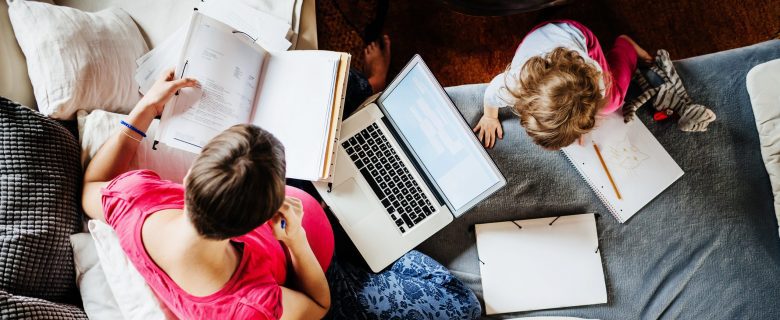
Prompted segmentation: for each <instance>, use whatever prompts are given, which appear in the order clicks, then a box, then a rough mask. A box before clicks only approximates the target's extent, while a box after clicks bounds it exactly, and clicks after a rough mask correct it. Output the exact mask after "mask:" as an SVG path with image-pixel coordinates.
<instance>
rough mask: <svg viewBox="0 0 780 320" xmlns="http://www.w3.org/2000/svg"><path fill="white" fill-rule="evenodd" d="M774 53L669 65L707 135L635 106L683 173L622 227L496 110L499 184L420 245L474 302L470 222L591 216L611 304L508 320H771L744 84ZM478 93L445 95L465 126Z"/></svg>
mask: <svg viewBox="0 0 780 320" xmlns="http://www.w3.org/2000/svg"><path fill="white" fill-rule="evenodd" d="M777 58H780V40H775V41H771V42H765V43H761V44H757V45H754V46H751V47H746V48H741V49H735V50H731V51H726V52H721V53H716V54H710V55H705V56H700V57H696V58H691V59H686V60H681V61H678V62H676V64H675V65H676V67H677V70H678V72H679V74H680V76H681V78H682V79H683V82H684V84H685V86H686V87H687V88H688V90H689V93H690V95H691V97H692V98H693V100H694V101H697V102H699V103H701V104H703V105H706V106H709V107H711V108H712V110H713V111H714V112H715V113H716V114H717V116H718V119H717V120H716V121H715V122H714V123H713V124H711V125H710V129H709V131H707V132H703V133H686V132H681V131H680V130H678V129H677V128H676V124H675V123H674V122H660V123H659V122H654V121H653V120H652V118H651V115H650V114H649V112H650V108H648V107H645V108H643V109H640V110H639V112H638V114H639V118H640V119H641V121H642V122H644V123H645V124H646V125H647V127H648V129H650V131H651V132H652V133H653V134H654V135H655V136H656V137H657V138H658V140H659V141H660V142H661V144H662V145H663V146H664V147H665V148H666V150H667V151H668V152H669V153H670V154H671V155H672V157H673V158H674V159H675V161H677V163H678V164H679V165H680V167H682V169H683V170H684V171H685V175H684V176H683V177H682V178H681V179H680V180H678V181H677V182H676V183H674V184H673V185H672V186H671V187H670V188H669V189H667V190H666V191H665V192H663V193H662V194H661V195H659V196H658V197H657V198H656V199H655V200H653V201H652V202H651V203H650V204H648V205H647V206H646V207H645V208H644V209H642V210H641V211H639V213H637V214H636V215H635V216H634V217H633V218H631V219H630V220H629V221H628V222H627V223H625V224H620V223H618V222H617V221H616V220H615V219H614V218H613V217H612V216H611V215H609V213H608V211H607V209H606V208H605V207H604V206H603V205H602V204H601V202H599V200H598V199H597V198H596V196H595V195H594V193H593V192H592V191H591V190H590V189H589V188H588V186H587V184H586V183H585V181H583V180H582V179H581V178H580V176H579V175H578V174H577V172H576V170H575V169H574V168H573V167H572V166H571V165H570V164H569V163H568V162H567V161H566V159H565V158H564V156H563V155H562V154H561V153H560V152H550V151H544V150H542V149H541V148H539V147H537V146H536V145H534V144H533V143H532V142H531V141H530V139H529V138H528V137H527V136H526V134H525V133H524V132H523V131H522V128H521V127H520V124H519V121H518V120H517V119H516V118H515V117H514V116H513V115H511V114H510V113H509V112H508V110H504V112H503V113H502V117H503V118H502V119H503V125H504V132H505V134H504V139H503V140H501V141H499V142H498V143H497V144H496V147H495V149H493V150H490V151H489V152H490V154H491V156H492V157H493V159H494V160H495V161H496V163H497V164H498V166H499V168H500V169H501V171H502V172H503V173H504V175H505V176H506V177H507V180H508V185H507V187H506V188H504V189H503V190H501V191H500V192H498V193H497V194H495V195H494V196H492V197H490V198H489V199H488V200H486V201H485V202H483V203H481V204H480V205H479V206H477V207H476V208H475V209H473V210H472V211H471V212H470V213H467V214H466V215H465V216H463V217H462V218H460V219H458V220H456V221H455V222H454V223H452V224H451V225H450V226H448V227H447V228H446V229H444V230H442V231H441V232H439V233H438V234H436V235H435V236H434V237H432V238H431V239H429V240H428V241H426V242H425V243H423V244H422V245H421V246H420V248H419V249H420V250H421V251H423V252H425V253H427V254H429V255H431V256H432V257H433V258H435V259H437V260H439V261H440V262H442V263H443V264H444V265H446V266H448V267H449V268H450V269H452V270H453V272H455V274H456V275H457V276H459V277H460V278H461V279H462V280H464V281H466V282H467V283H469V284H470V286H471V287H472V288H473V289H474V290H475V292H477V294H478V295H479V296H481V284H480V281H479V266H478V262H477V256H476V247H475V239H474V234H473V231H471V230H473V229H472V228H471V226H473V225H474V224H476V223H485V222H494V221H506V220H514V219H527V218H539V217H550V216H557V215H566V214H576V213H584V212H597V213H601V215H600V218H599V219H597V224H598V235H599V241H600V246H601V252H602V257H603V263H604V271H605V274H606V281H607V291H608V297H609V303H607V304H602V305H595V306H586V307H575V308H566V309H559V310H551V311H540V312H528V313H521V314H515V315H512V316H541V315H548V316H549V315H561V316H564V315H565V316H577V317H584V318H599V319H640V318H641V319H657V318H664V319H678V318H682V319H745V318H764V319H778V318H780V303H777V302H778V301H780V239H778V232H777V230H778V229H777V221H776V219H775V214H774V209H773V206H772V203H773V202H772V201H773V200H772V199H773V198H772V192H771V189H770V184H769V178H768V176H767V173H766V170H765V168H764V163H763V162H762V160H761V154H760V149H759V141H758V133H757V131H756V125H755V119H754V118H753V112H752V108H751V104H750V100H749V96H748V93H747V90H746V87H745V75H746V74H747V72H748V71H749V70H750V68H752V67H753V66H755V65H757V64H759V63H762V62H765V61H768V60H772V59H777ZM779 88H780V87H779ZM484 89H485V85H467V86H460V87H454V88H449V89H448V93H449V94H450V96H451V97H452V99H453V100H454V101H455V104H456V105H458V107H459V108H460V110H461V112H462V113H463V115H464V116H465V118H466V120H467V121H469V122H470V123H471V124H475V123H476V122H477V121H478V119H479V117H480V116H481V114H482V111H481V109H482V96H483V92H484ZM637 183H641V181H637ZM529 263H533V262H532V261H529ZM518 290H523V288H518Z"/></svg>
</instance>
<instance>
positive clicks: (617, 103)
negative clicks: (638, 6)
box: [483, 20, 637, 114]
mask: <svg viewBox="0 0 780 320" xmlns="http://www.w3.org/2000/svg"><path fill="white" fill-rule="evenodd" d="M557 47H565V48H567V49H570V50H574V51H577V52H579V53H580V56H582V57H583V58H585V60H586V61H588V62H590V63H593V65H594V66H595V67H596V68H597V69H599V70H600V71H601V72H602V74H603V75H604V76H603V79H602V81H601V83H600V84H599V85H600V86H601V88H602V93H603V94H604V95H605V96H606V97H607V98H608V100H607V103H606V104H605V105H604V108H602V109H601V110H600V113H602V114H607V113H612V112H614V111H616V110H617V109H620V107H621V106H622V105H623V99H624V98H625V95H626V91H627V90H628V85H629V83H630V82H631V76H632V75H633V73H634V70H636V64H637V54H636V51H635V50H634V47H633V46H632V45H631V43H630V42H628V41H627V40H625V39H623V38H617V39H616V40H615V43H614V45H613V47H612V49H611V50H610V51H609V52H608V53H607V54H606V55H605V54H604V52H603V51H602V49H601V45H600V44H599V40H598V39H597V38H596V36H595V35H594V34H593V32H591V31H590V30H589V29H588V28H587V27H585V26H584V25H582V24H581V23H579V22H577V21H572V20H555V21H548V22H544V23H541V24H539V25H537V26H536V27H534V28H533V29H531V31H530V32H529V33H528V34H527V35H526V36H525V37H524V38H523V41H521V42H520V45H519V46H518V47H517V50H516V51H515V56H514V58H513V59H512V64H511V65H510V66H509V70H507V71H505V72H502V73H500V74H498V75H497V76H495V77H494V78H493V80H492V81H490V84H489V85H488V86H487V88H486V89H485V95H484V98H483V99H484V105H485V106H489V107H496V108H502V107H512V106H514V105H515V104H516V103H517V102H518V99H517V98H516V97H515V96H514V95H512V94H511V92H510V91H509V90H508V89H507V88H516V87H517V86H519V78H520V71H521V70H522V68H523V66H524V65H525V62H526V61H528V60H529V59H530V58H531V57H534V56H539V55H545V54H547V53H549V52H551V51H552V50H554V49H555V48H557Z"/></svg>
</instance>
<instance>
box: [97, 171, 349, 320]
mask: <svg viewBox="0 0 780 320" xmlns="http://www.w3.org/2000/svg"><path fill="white" fill-rule="evenodd" d="M101 191H102V194H103V199H102V203H103V211H104V212H105V217H106V221H107V222H108V224H109V225H111V227H113V228H114V230H116V233H117V235H118V236H119V241H120V243H121V245H122V249H124V251H125V253H126V254H127V256H128V258H129V259H130V261H132V262H133V265H135V267H136V269H138V271H139V272H140V273H141V275H142V276H143V277H144V279H145V280H146V282H147V283H148V284H149V286H150V287H151V288H152V290H153V291H154V292H155V293H156V294H157V296H158V297H159V298H160V300H161V301H162V302H163V303H164V304H165V305H166V306H167V307H168V308H169V309H170V310H171V311H172V312H173V313H174V314H175V315H176V316H177V317H179V318H182V319H278V318H280V317H281V316H282V311H283V310H282V303H281V301H282V300H281V299H282V293H281V288H280V286H281V285H283V284H284V283H285V280H286V277H287V259H286V258H285V254H286V249H285V248H284V247H283V245H282V244H281V243H280V242H279V241H277V240H276V238H275V237H274V236H273V232H272V230H271V226H270V225H269V224H263V225H261V226H260V227H258V228H257V229H255V230H253V231H251V232H249V233H248V234H246V235H243V236H240V237H236V238H233V239H231V240H232V241H233V242H235V243H238V244H243V251H242V255H241V260H240V262H239V266H238V268H237V269H236V271H235V273H233V275H232V277H231V278H230V280H229V281H228V282H227V283H226V284H225V286H224V287H223V288H222V289H220V290H219V291H217V292H215V293H213V294H210V295H208V296H203V297H198V296H194V295H191V294H189V293H187V292H185V291H184V290H182V289H181V288H180V287H179V286H178V285H177V284H176V283H175V282H174V281H173V280H172V279H171V278H170V277H169V276H168V275H167V274H166V273H165V272H164V271H163V270H162V269H160V267H158V266H157V264H156V263H155V262H154V261H153V260H152V259H151V258H150V257H149V254H148V253H147V252H146V249H145V247H144V245H143V242H142V240H141V227H142V226H143V223H144V221H146V218H148V217H149V216H151V215H152V214H154V213H156V212H158V211H161V210H166V209H183V208H184V188H183V187H182V185H180V184H177V183H173V182H170V181H167V180H161V179H160V177H159V176H158V175H157V174H156V173H154V172H153V171H149V170H139V171H130V172H126V173H124V174H122V175H119V176H118V177H116V178H115V179H114V180H112V181H111V182H110V183H109V184H108V186H107V187H106V188H104V189H103V190H101ZM286 191H287V195H288V196H293V197H297V198H299V199H301V201H302V202H303V209H304V218H303V219H304V220H303V222H302V224H303V227H304V229H305V230H306V234H307V237H308V239H309V242H310V244H311V246H312V250H313V251H314V253H315V255H316V256H317V259H318V261H319V262H320V265H321V266H322V267H323V270H326V269H327V266H328V265H329V264H330V258H331V257H332V255H333V245H334V244H333V231H332V229H331V227H330V224H329V223H328V220H327V218H326V217H325V214H324V212H323V210H322V208H321V207H320V206H319V204H318V203H317V201H316V200H314V199H313V198H312V197H311V196H309V195H308V194H306V193H305V192H303V191H301V190H298V189H295V188H292V187H287V190H286Z"/></svg>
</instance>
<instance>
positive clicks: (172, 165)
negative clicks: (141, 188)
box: [78, 110, 197, 183]
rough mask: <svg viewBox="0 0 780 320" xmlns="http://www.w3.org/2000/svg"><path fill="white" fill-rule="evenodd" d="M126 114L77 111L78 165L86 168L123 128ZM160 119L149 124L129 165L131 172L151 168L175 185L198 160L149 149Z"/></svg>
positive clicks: (174, 151)
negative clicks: (104, 144)
mask: <svg viewBox="0 0 780 320" xmlns="http://www.w3.org/2000/svg"><path fill="white" fill-rule="evenodd" d="M126 117H127V116H126V115H122V114H116V113H110V112H105V111H101V110H95V111H92V112H91V113H89V114H88V113H87V112H86V111H83V110H79V112H78V125H79V141H81V164H82V167H83V168H86V167H87V164H89V161H90V160H91V159H92V157H93V156H94V155H95V153H96V152H97V151H98V149H100V147H101V146H102V145H103V143H105V142H106V140H108V138H109V137H111V136H112V135H113V134H114V133H115V132H116V131H117V130H119V129H120V127H121V126H122V125H121V124H119V121H120V120H122V119H124V118H126ZM159 122H160V121H159V120H154V121H152V125H151V126H149V129H148V130H147V132H146V136H147V138H145V139H143V140H141V145H139V146H138V151H137V152H136V154H135V158H133V160H132V162H131V163H130V169H131V170H133V169H150V170H152V171H154V172H156V173H157V174H159V175H160V177H161V178H163V179H166V180H170V181H173V182H177V183H182V181H184V176H185V175H187V171H188V170H189V169H190V166H191V165H192V162H193V161H195V157H197V155H196V154H194V153H189V152H187V151H183V150H179V149H175V148H171V147H168V146H166V145H163V144H158V145H157V150H152V145H153V144H154V135H155V132H156V131H157V126H158V125H159Z"/></svg>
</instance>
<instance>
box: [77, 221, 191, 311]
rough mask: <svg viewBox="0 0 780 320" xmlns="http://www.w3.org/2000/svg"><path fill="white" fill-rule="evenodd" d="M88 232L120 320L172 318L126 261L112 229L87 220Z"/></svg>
mask: <svg viewBox="0 0 780 320" xmlns="http://www.w3.org/2000/svg"><path fill="white" fill-rule="evenodd" d="M89 232H90V234H91V235H92V239H93V240H94V245H95V248H96V249H97V256H98V258H99V259H100V266H101V267H102V269H103V273H104V275H105V282H106V283H107V284H108V287H109V289H110V292H106V294H110V295H113V297H114V299H115V300H116V303H117V306H118V307H119V311H120V312H121V314H122V316H123V318H124V319H139V320H141V319H175V318H176V317H175V316H174V315H173V314H172V313H171V312H170V310H169V309H168V308H166V307H165V305H163V304H162V303H160V301H159V300H157V296H155V295H154V293H153V292H152V289H151V288H149V286H148V285H147V284H146V280H144V278H143V276H141V274H140V273H139V272H138V270H137V269H136V268H135V266H133V263H132V262H131V261H130V259H128V258H127V255H126V254H125V252H124V251H123V250H122V247H121V245H120V244H119V237H118V236H117V235H116V233H115V232H114V229H112V228H111V226H109V225H107V224H105V223H103V222H101V221H98V220H90V221H89ZM85 308H86V304H85ZM98 319H119V318H98Z"/></svg>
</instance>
